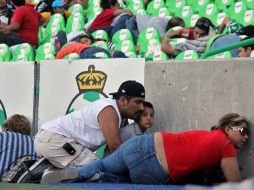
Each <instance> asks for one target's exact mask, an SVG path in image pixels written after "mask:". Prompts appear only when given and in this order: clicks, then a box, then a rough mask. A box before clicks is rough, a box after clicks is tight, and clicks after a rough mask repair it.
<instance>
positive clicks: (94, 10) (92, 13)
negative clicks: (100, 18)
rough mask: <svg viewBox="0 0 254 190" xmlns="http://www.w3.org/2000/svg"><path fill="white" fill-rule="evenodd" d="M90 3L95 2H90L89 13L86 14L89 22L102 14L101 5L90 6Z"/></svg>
mask: <svg viewBox="0 0 254 190" xmlns="http://www.w3.org/2000/svg"><path fill="white" fill-rule="evenodd" d="M89 2H93V1H88V8H87V13H86V17H87V20H88V22H89V21H90V20H91V19H93V18H95V17H96V16H97V15H99V14H100V13H101V12H102V8H101V6H100V3H99V4H97V3H94V4H91V5H90V6H89Z"/></svg>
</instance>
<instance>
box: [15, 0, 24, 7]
mask: <svg viewBox="0 0 254 190" xmlns="http://www.w3.org/2000/svg"><path fill="white" fill-rule="evenodd" d="M12 2H13V4H14V5H16V6H18V7H20V6H23V5H25V4H26V1H25V0H12Z"/></svg>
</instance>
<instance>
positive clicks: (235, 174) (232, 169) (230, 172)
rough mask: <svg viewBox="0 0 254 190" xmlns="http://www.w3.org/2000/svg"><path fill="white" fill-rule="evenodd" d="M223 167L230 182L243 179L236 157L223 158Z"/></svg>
mask: <svg viewBox="0 0 254 190" xmlns="http://www.w3.org/2000/svg"><path fill="white" fill-rule="evenodd" d="M221 169H222V171H223V174H224V176H225V178H226V179H227V181H228V182H239V181H241V175H240V171H239V165H238V162H237V159H236V158H234V157H229V158H223V159H222V160H221Z"/></svg>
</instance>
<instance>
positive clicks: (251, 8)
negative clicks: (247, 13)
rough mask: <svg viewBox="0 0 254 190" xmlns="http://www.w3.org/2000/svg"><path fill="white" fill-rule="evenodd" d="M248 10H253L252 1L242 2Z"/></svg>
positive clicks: (253, 4) (253, 1)
mask: <svg viewBox="0 0 254 190" xmlns="http://www.w3.org/2000/svg"><path fill="white" fill-rule="evenodd" d="M243 1H244V4H245V5H246V6H247V8H248V9H249V10H254V0H243Z"/></svg>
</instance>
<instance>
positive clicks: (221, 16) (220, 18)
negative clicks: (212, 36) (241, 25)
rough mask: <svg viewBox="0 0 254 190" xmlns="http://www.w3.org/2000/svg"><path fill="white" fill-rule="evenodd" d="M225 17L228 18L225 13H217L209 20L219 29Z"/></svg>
mask: <svg viewBox="0 0 254 190" xmlns="http://www.w3.org/2000/svg"><path fill="white" fill-rule="evenodd" d="M225 17H228V15H227V13H226V12H218V14H217V15H215V16H213V17H212V18H210V19H211V21H212V23H213V24H214V26H215V27H219V26H220V24H221V23H222V21H223V20H224V18H225Z"/></svg>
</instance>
